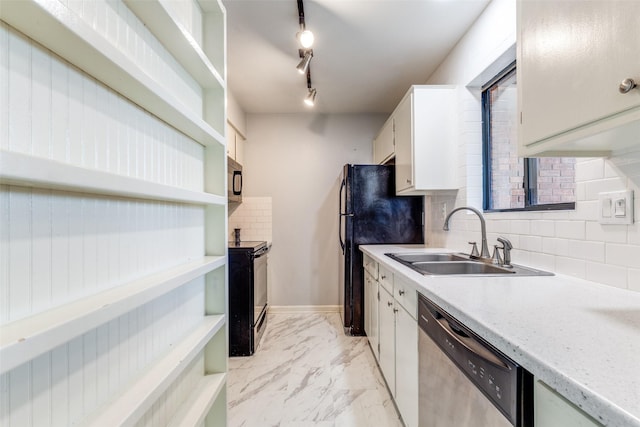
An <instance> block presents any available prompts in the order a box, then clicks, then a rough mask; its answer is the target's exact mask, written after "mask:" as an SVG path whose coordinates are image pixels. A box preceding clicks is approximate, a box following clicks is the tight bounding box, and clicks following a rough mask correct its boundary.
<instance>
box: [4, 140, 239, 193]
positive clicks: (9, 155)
mask: <svg viewBox="0 0 640 427" xmlns="http://www.w3.org/2000/svg"><path fill="white" fill-rule="evenodd" d="M0 182H2V183H3V184H14V185H21V186H27V187H38V188H50V189H55V190H66V191H73V192H82V193H95V194H109V195H115V196H120V197H133V198H137V199H151V200H165V201H173V202H180V203H189V204H196V205H221V206H222V205H224V204H225V203H226V197H225V196H220V195H216V194H211V193H206V192H199V191H193V190H187V189H184V188H180V187H173V186H170V185H164V184H157V183H154V182H149V181H144V180H142V179H138V178H130V177H127V176H122V175H116V174H113V173H109V172H103V171H98V170H94V169H86V168H82V167H79V166H74V165H70V164H67V163H62V162H58V161H55V160H50V159H45V158H41V157H34V156H30V155H27V154H21V153H15V152H11V151H6V150H0Z"/></svg>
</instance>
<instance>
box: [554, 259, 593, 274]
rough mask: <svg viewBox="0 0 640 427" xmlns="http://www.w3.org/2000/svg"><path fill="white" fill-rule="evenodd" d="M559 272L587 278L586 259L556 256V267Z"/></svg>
mask: <svg viewBox="0 0 640 427" xmlns="http://www.w3.org/2000/svg"><path fill="white" fill-rule="evenodd" d="M555 271H556V272H557V273H559V274H567V275H569V276H574V277H579V278H581V279H584V278H586V271H587V267H586V261H584V260H581V259H575V258H567V257H562V256H558V257H556V269H555Z"/></svg>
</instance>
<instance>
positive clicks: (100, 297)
mask: <svg viewBox="0 0 640 427" xmlns="http://www.w3.org/2000/svg"><path fill="white" fill-rule="evenodd" d="M225 263H226V256H207V257H203V258H201V259H199V260H196V261H192V262H189V263H187V264H183V265H180V266H178V267H174V268H171V269H169V270H165V271H163V272H161V273H157V274H153V275H150V276H147V277H144V278H141V279H138V280H134V281H132V282H129V283H127V284H125V285H122V286H118V287H116V288H112V289H109V290H106V291H104V292H100V293H98V294H95V295H91V296H89V297H86V298H83V299H81V300H78V301H75V302H71V303H69V304H65V305H62V306H60V307H57V308H55V309H52V310H48V311H45V312H42V313H39V314H36V315H33V316H30V317H27V318H25V319H21V320H17V321H15V322H11V323H8V324H6V325H3V326H0V374H1V373H4V372H7V371H9V370H11V369H13V368H15V367H17V366H19V365H21V364H22V363H25V362H27V361H29V360H32V359H34V358H36V357H38V356H39V355H41V354H44V353H45V352H47V351H50V350H52V349H54V348H56V347H57V346H59V345H61V344H64V343H66V342H68V341H70V340H72V339H73V338H75V337H77V336H80V335H82V334H83V333H85V332H87V331H89V330H91V329H93V328H96V327H98V326H100V325H102V324H104V323H107V322H109V321H110V320H112V319H115V318H117V317H118V316H121V315H122V314H125V313H127V312H129V311H131V310H132V309H134V308H136V307H138V306H140V305H142V304H145V303H147V302H149V301H151V300H153V299H155V298H157V297H159V296H161V295H163V294H166V293H167V292H169V291H171V290H173V289H176V288H178V287H180V286H182V285H184V284H185V283H187V282H189V281H191V280H193V279H195V278H197V277H200V276H203V275H205V274H207V273H208V272H210V271H213V270H215V269H216V268H218V267H220V266H222V265H224V264H225Z"/></svg>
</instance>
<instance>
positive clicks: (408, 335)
mask: <svg viewBox="0 0 640 427" xmlns="http://www.w3.org/2000/svg"><path fill="white" fill-rule="evenodd" d="M396 405H397V406H398V409H399V410H400V415H402V419H403V420H404V424H405V426H407V427H418V323H417V322H416V320H415V319H414V318H413V317H412V316H411V315H410V314H409V313H408V312H407V311H406V310H405V309H403V308H401V307H399V306H398V308H396Z"/></svg>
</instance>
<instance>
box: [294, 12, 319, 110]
mask: <svg viewBox="0 0 640 427" xmlns="http://www.w3.org/2000/svg"><path fill="white" fill-rule="evenodd" d="M297 2H298V17H299V24H300V31H299V32H298V33H297V34H296V37H297V38H298V41H299V43H300V46H302V48H301V49H299V50H298V54H299V55H300V58H302V60H301V61H300V62H299V63H298V66H297V67H296V69H297V70H298V72H299V73H300V74H305V73H306V75H307V96H306V97H305V98H304V103H305V105H307V106H308V107H313V106H314V105H315V103H316V96H317V95H318V92H317V91H316V89H315V88H314V87H312V86H311V67H310V65H311V58H313V49H311V46H312V45H313V41H314V37H313V33H312V32H311V31H309V30H307V29H306V26H305V22H304V7H303V5H302V0H297Z"/></svg>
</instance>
